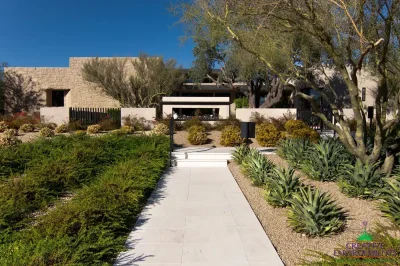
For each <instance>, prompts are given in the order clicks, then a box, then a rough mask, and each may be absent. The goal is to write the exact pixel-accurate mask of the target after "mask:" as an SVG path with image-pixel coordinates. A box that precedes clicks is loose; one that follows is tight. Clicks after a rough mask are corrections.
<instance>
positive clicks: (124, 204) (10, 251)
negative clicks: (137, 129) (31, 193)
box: [0, 137, 168, 265]
mask: <svg viewBox="0 0 400 266" xmlns="http://www.w3.org/2000/svg"><path fill="white" fill-rule="evenodd" d="M131 139H133V138H131ZM141 140H144V144H141V145H139V146H138V147H137V148H136V149H135V151H136V154H137V155H136V158H131V159H129V160H123V161H121V162H120V163H118V164H115V165H114V166H112V167H110V168H108V169H107V171H106V172H104V173H103V174H102V175H101V176H99V178H98V180H96V181H95V182H93V183H91V184H90V185H88V186H85V187H83V188H81V189H79V190H78V191H76V193H75V194H76V195H75V196H74V197H73V198H72V200H70V201H69V202H66V203H60V204H57V205H56V206H55V209H54V210H52V211H50V212H49V213H48V214H46V215H43V216H41V217H39V218H38V221H37V222H36V224H35V225H30V226H29V227H28V230H22V231H18V232H14V236H13V237H12V238H9V239H8V241H7V242H6V243H3V244H2V245H1V247H0V265H108V264H110V265H111V264H112V263H113V261H114V259H115V257H116V256H117V255H118V253H119V252H120V251H122V250H123V249H124V243H125V241H126V238H127V236H128V234H129V232H130V230H131V228H132V225H133V224H134V222H135V217H137V216H138V214H139V213H140V211H141V208H142V207H143V206H144V204H145V202H146V199H147V197H149V195H150V194H151V191H152V190H153V188H154V187H155V186H156V184H157V180H158V179H159V178H160V176H161V174H162V172H163V170H164V169H165V166H166V163H167V159H168V140H167V138H165V137H163V139H160V138H158V137H154V138H148V137H147V138H141ZM139 158H140V159H139Z"/></svg>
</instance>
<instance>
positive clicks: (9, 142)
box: [0, 129, 21, 147]
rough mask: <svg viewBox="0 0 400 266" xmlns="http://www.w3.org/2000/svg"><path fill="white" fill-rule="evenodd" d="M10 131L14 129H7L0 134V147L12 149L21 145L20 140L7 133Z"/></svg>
mask: <svg viewBox="0 0 400 266" xmlns="http://www.w3.org/2000/svg"><path fill="white" fill-rule="evenodd" d="M10 130H15V129H8V130H6V131H5V132H4V133H3V134H0V147H12V146H15V145H17V144H19V143H21V140H20V139H18V138H17V137H16V136H15V134H14V133H11V134H10V133H9V132H10ZM11 132H12V131H11Z"/></svg>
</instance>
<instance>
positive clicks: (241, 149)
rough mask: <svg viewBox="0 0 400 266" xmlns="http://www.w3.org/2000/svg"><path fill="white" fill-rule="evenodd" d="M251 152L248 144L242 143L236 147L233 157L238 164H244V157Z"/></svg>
mask: <svg viewBox="0 0 400 266" xmlns="http://www.w3.org/2000/svg"><path fill="white" fill-rule="evenodd" d="M248 152H249V147H248V146H246V145H240V146H237V147H236V148H235V151H234V152H233V153H232V159H233V161H234V162H235V163H237V164H238V165H241V164H242V161H243V159H244V157H246V155H247V153H248Z"/></svg>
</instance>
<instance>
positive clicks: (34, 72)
mask: <svg viewBox="0 0 400 266" xmlns="http://www.w3.org/2000/svg"><path fill="white" fill-rule="evenodd" d="M89 59H90V58H89V57H71V58H70V61H69V67H66V68H60V67H55V68H51V67H7V68H5V69H4V71H5V72H6V73H15V74H20V75H23V76H24V77H25V78H29V77H31V78H32V80H33V81H34V82H35V83H36V88H37V90H38V91H41V92H42V95H43V99H44V100H45V103H46V106H51V90H69V91H68V92H67V93H66V95H65V97H64V106H65V107H120V104H119V102H118V101H116V100H114V99H113V98H111V97H109V96H107V95H105V94H104V93H102V92H101V91H100V89H99V88H95V87H93V85H91V84H89V83H88V82H86V81H84V80H83V79H82V75H81V68H82V66H83V64H84V62H85V61H87V60H89Z"/></svg>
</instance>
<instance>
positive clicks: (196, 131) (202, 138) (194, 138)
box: [188, 126, 207, 145]
mask: <svg viewBox="0 0 400 266" xmlns="http://www.w3.org/2000/svg"><path fill="white" fill-rule="evenodd" d="M188 131H189V136H188V141H189V143H190V144H192V145H202V144H206V143H207V134H206V133H205V128H204V127H203V126H192V127H191V128H189V130H188Z"/></svg>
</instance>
